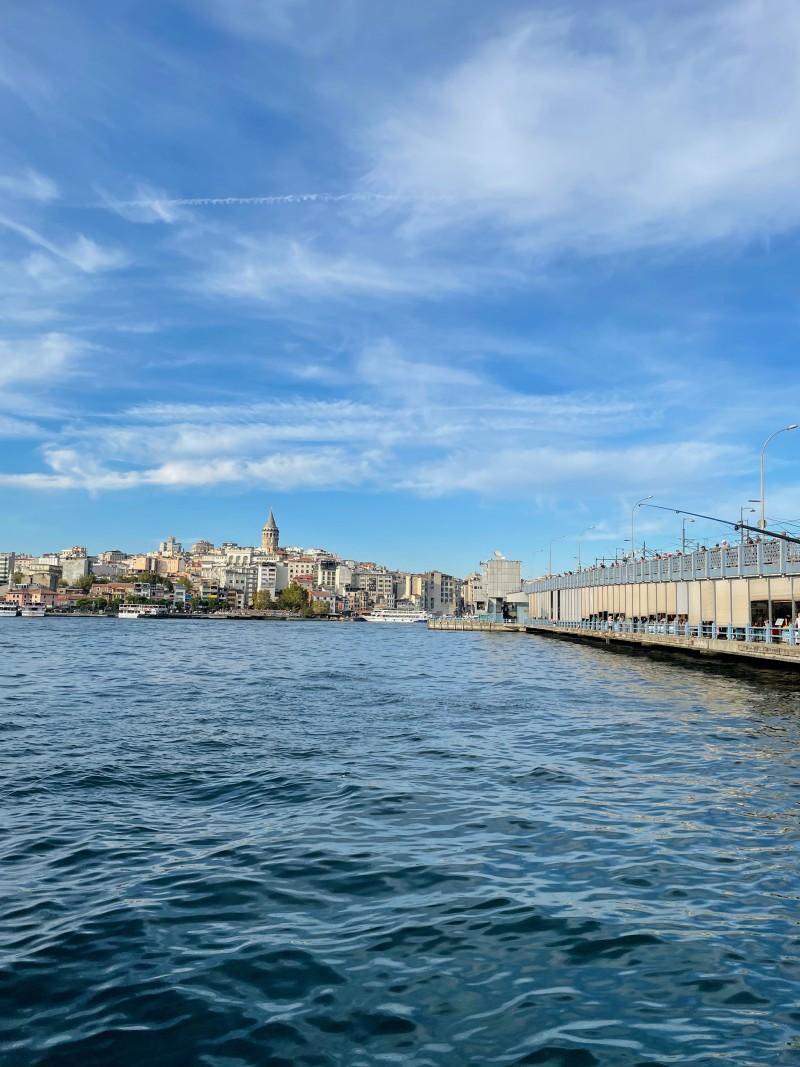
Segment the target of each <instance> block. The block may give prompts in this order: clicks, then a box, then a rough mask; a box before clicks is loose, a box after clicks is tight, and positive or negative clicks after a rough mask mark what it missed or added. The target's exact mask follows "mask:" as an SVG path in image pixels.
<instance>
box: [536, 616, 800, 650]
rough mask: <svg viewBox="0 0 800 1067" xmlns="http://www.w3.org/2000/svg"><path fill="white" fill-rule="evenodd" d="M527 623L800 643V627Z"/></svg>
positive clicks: (588, 621)
mask: <svg viewBox="0 0 800 1067" xmlns="http://www.w3.org/2000/svg"><path fill="white" fill-rule="evenodd" d="M526 625H528V626H530V627H534V628H535V627H537V626H545V627H549V628H551V629H556V630H583V631H590V632H592V633H625V634H661V635H662V636H664V637H705V638H711V639H712V640H715V641H716V640H720V641H750V642H754V643H762V644H783V645H800V627H797V626H731V625H726V624H720V623H716V622H704V623H689V622H685V623H683V622H680V623H679V622H651V621H647V620H642V619H617V620H611V619H582V620H580V621H579V622H565V621H558V620H553V619H544V618H540V619H529V620H528V622H527V624H526Z"/></svg>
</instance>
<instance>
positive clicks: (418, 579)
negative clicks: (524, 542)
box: [0, 511, 522, 617]
mask: <svg viewBox="0 0 800 1067" xmlns="http://www.w3.org/2000/svg"><path fill="white" fill-rule="evenodd" d="M520 566H521V565H520V562H519V561H518V560H506V559H504V558H503V557H502V556H501V555H500V554H499V553H495V558H494V559H491V560H488V561H486V562H485V563H482V564H481V571H480V573H476V574H472V575H469V576H468V577H467V578H466V579H462V578H459V577H456V576H455V575H452V574H446V573H444V572H443V571H439V570H432V571H427V572H423V573H412V572H408V571H401V570H393V569H391V568H389V567H386V566H383V565H382V564H379V563H375V562H372V561H365V560H355V559H343V558H342V557H340V556H339V555H337V554H336V553H334V552H330V551H328V550H327V549H324V548H299V547H289V546H282V545H281V543H280V529H279V527H278V524H277V522H276V521H275V516H274V515H273V513H272V511H270V512H269V516H268V518H267V521H266V523H265V524H264V526H263V528H262V530H261V536H260V540H259V544H258V545H257V546H252V545H239V544H235V543H233V542H225V543H223V544H221V545H214V544H212V543H211V542H210V541H206V540H200V541H196V542H195V543H194V544H192V545H189V546H184V545H183V544H181V542H180V541H177V540H176V539H175V538H174V537H168V538H166V539H165V540H163V541H162V542H161V543H160V544H159V545H158V548H157V549H156V550H154V551H151V552H139V553H126V552H123V551H121V550H119V549H111V550H107V551H103V552H99V553H97V554H96V555H92V554H90V553H89V551H88V550H87V549H86V547H84V546H81V545H75V546H72V547H71V548H67V549H64V550H62V551H60V552H48V553H44V554H42V555H40V556H33V555H30V554H27V553H25V552H0V601H7V602H11V603H15V604H18V605H20V606H26V605H30V604H43V605H45V606H46V607H49V608H54V609H60V608H61V609H65V610H69V609H70V608H73V607H75V606H76V605H78V603H79V602H81V603H83V602H85V601H86V600H87V599H91V600H94V601H98V600H105V601H106V602H113V601H116V600H130V599H137V600H154V601H159V602H162V603H166V604H167V605H168V606H170V607H171V608H173V609H174V610H179V611H185V610H191V609H192V608H193V607H197V606H198V605H203V606H204V607H205V608H206V609H208V608H209V606H211V607H223V608H226V609H229V610H236V611H242V610H247V609H249V608H253V607H254V606H257V607H259V608H263V607H264V606H265V605H269V604H271V603H272V602H273V601H274V600H275V599H276V598H277V597H279V596H280V594H281V593H283V592H284V591H285V590H288V589H289V588H290V587H291V586H295V585H296V586H299V587H300V588H301V589H304V590H305V592H306V594H307V601H308V603H309V605H310V606H311V608H313V610H314V611H315V612H317V613H319V614H324V615H362V614H366V613H367V612H370V611H375V610H381V609H387V610H391V609H396V608H401V609H403V608H407V609H409V610H414V611H425V612H428V613H429V614H430V615H432V616H439V617H441V616H450V615H461V614H465V613H466V614H471V613H476V612H481V611H487V610H489V611H497V610H502V606H501V605H502V597H503V596H504V595H505V594H511V593H514V592H516V591H518V590H520V589H521V588H522V582H521V573H520Z"/></svg>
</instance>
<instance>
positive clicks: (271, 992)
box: [0, 619, 800, 1067]
mask: <svg viewBox="0 0 800 1067" xmlns="http://www.w3.org/2000/svg"><path fill="white" fill-rule="evenodd" d="M0 672H2V683H3V684H2V688H0V706H1V710H2V715H1V716H0V773H1V776H2V777H1V780H0V857H1V858H2V862H1V864H0V1062H2V1063H3V1064H5V1065H16V1064H26V1065H27V1064H48V1065H51V1064H52V1065H62V1064H69V1065H81V1067H86V1065H100V1064H102V1065H106V1064H108V1065H115V1067H128V1065H130V1067H133V1065H137V1067H139V1065H143V1064H144V1065H147V1064H153V1065H181V1067H183V1065H187V1067H188V1065H193V1064H204V1065H210V1067H239V1065H244V1064H248V1065H249V1064H254V1065H256V1064H257V1065H268V1067H278V1065H287V1067H288V1065H327V1064H331V1065H346V1067H359V1065H371V1064H403V1065H427V1064H430V1065H445V1064H447V1065H450V1064H452V1065H473V1064H474V1065H482V1064H542V1065H552V1067H589V1065H593V1064H604V1065H606V1064H608V1065H614V1067H633V1065H638V1067H645V1065H648V1067H653V1065H656V1064H674V1063H678V1064H684V1063H685V1064H708V1065H712V1064H713V1065H717V1067H719V1065H722V1064H724V1065H729V1064H736V1065H739V1064H750V1065H757V1067H765V1065H773V1064H776V1065H777V1064H790V1063H791V1064H795V1063H800V1036H799V1035H798V1027H799V1026H800V996H799V992H800V986H799V985H798V978H800V964H799V963H798V948H799V947H800V943H799V941H798V938H799V936H800V931H799V930H798V925H797V924H798V918H800V909H799V908H798V891H799V889H800V875H799V874H798V863H797V860H798V820H799V812H798V799H800V793H798V785H799V784H800V775H798V752H799V751H800V728H799V724H800V681H798V683H795V682H793V681H791V680H785V679H784V680H780V679H779V678H776V677H775V676H771V675H763V676H761V677H758V676H754V677H747V676H742V677H726V676H725V675H722V674H712V673H708V672H706V671H703V670H698V669H686V668H684V667H681V666H678V665H676V664H673V663H657V662H653V661H649V660H647V659H641V658H629V657H625V656H620V655H615V654H613V653H603V652H600V651H597V650H594V649H586V648H583V647H581V646H577V645H572V644H562V643H558V642H551V641H548V640H545V639H541V638H534V637H530V636H525V635H493V634H469V633H466V634H452V633H428V632H427V631H426V630H424V629H423V628H422V627H375V626H365V625H360V626H359V625H351V626H347V625H341V626H337V625H333V624H323V623H259V622H244V623H243V622H169V621H164V622H159V621H142V622H118V621H116V620H91V619H84V620H79V619H67V620H50V619H45V620H37V619H16V620H13V619H12V620H3V621H0Z"/></svg>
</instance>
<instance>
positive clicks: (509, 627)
mask: <svg viewBox="0 0 800 1067" xmlns="http://www.w3.org/2000/svg"><path fill="white" fill-rule="evenodd" d="M428 629H429V630H477V631H480V632H481V633H525V631H526V629H527V627H525V626H524V625H523V624H522V623H516V622H488V621H486V620H483V619H429V620H428Z"/></svg>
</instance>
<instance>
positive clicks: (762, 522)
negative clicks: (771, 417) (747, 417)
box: [758, 422, 800, 530]
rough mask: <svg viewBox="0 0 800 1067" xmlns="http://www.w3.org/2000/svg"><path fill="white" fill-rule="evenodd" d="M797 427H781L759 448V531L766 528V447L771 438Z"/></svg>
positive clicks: (793, 423) (790, 425) (796, 424)
mask: <svg viewBox="0 0 800 1067" xmlns="http://www.w3.org/2000/svg"><path fill="white" fill-rule="evenodd" d="M798 426H800V423H797V422H790V423H789V425H788V426H781V428H780V429H779V430H776V431H775V432H774V433H771V434H770V435H769V437H768V438H767V439H766V441H765V442H764V444H763V445H762V446H761V462H760V464H759V466H760V473H761V494H760V499H761V518H760V519H759V521H758V526H759V529H761V530H765V529H766V528H767V516H766V503H765V500H764V453H765V452H766V450H767V445H768V444H769V443H770V441H771V440H772V439H773V437H777V436H778V434H779V433H786V431H787V430H796V429H797V428H798Z"/></svg>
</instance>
